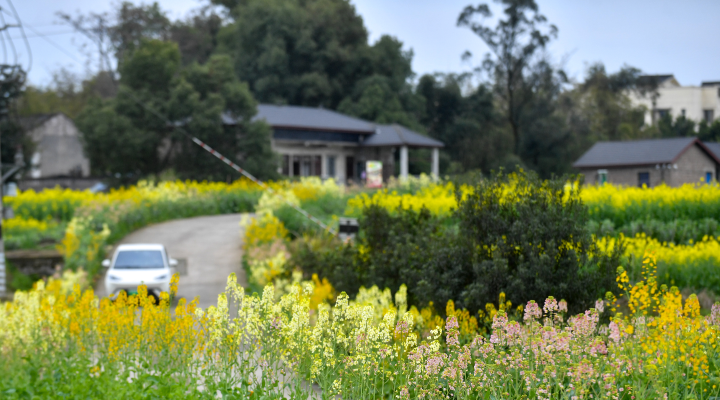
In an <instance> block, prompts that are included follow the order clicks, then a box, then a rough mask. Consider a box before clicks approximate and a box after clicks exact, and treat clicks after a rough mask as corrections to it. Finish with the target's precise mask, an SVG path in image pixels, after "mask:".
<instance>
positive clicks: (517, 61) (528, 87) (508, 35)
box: [457, 0, 558, 155]
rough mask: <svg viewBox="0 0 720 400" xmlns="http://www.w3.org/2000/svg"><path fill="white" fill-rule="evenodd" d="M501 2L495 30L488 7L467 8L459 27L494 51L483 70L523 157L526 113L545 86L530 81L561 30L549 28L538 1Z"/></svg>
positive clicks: (460, 18)
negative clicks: (537, 62) (489, 22)
mask: <svg viewBox="0 0 720 400" xmlns="http://www.w3.org/2000/svg"><path fill="white" fill-rule="evenodd" d="M497 2H498V3H500V4H501V5H502V7H503V14H504V18H501V19H499V20H498V21H497V25H496V26H495V27H490V26H489V25H487V23H486V22H485V21H484V19H487V18H490V17H492V12H491V11H490V7H489V6H488V5H487V4H480V5H478V6H467V7H465V9H464V10H463V11H462V13H461V14H460V16H459V17H458V21H457V24H458V26H464V27H468V28H470V29H471V30H472V31H473V32H475V34H477V35H478V36H479V37H480V39H482V40H483V42H485V44H486V45H487V46H488V48H490V53H488V54H486V55H485V59H484V60H483V64H482V67H483V68H484V69H485V70H486V71H488V72H489V73H490V76H491V77H492V79H493V81H494V89H495V94H496V96H497V98H498V99H499V100H500V102H499V104H500V106H501V110H502V112H503V114H504V116H505V119H506V121H507V123H508V124H509V126H510V129H511V131H512V135H513V138H514V140H515V147H514V149H515V154H517V155H520V152H521V148H522V141H523V139H524V138H523V131H522V128H523V127H522V122H523V117H524V113H525V112H527V110H528V109H529V108H530V107H532V106H531V104H532V102H533V99H534V96H535V94H536V92H537V90H536V89H537V88H538V86H539V85H541V83H540V82H538V81H537V80H534V79H530V78H531V73H530V70H531V69H532V64H533V62H535V59H536V57H537V55H538V53H539V52H540V51H542V50H543V49H544V48H545V47H546V45H547V44H548V43H549V42H550V40H551V39H553V38H555V37H557V31H558V30H557V27H555V25H549V26H547V27H546V25H547V18H545V16H543V15H542V14H540V13H539V11H538V6H537V4H536V3H535V0H497ZM477 17H480V20H478V18H477ZM541 62H542V61H541Z"/></svg>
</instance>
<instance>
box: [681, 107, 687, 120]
mask: <svg viewBox="0 0 720 400" xmlns="http://www.w3.org/2000/svg"><path fill="white" fill-rule="evenodd" d="M680 115H682V117H683V118H685V116H686V115H685V109H684V108H683V109H682V110H680Z"/></svg>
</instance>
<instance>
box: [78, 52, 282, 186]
mask: <svg viewBox="0 0 720 400" xmlns="http://www.w3.org/2000/svg"><path fill="white" fill-rule="evenodd" d="M120 75H121V79H120V82H119V90H118V94H117V96H116V97H115V98H113V99H109V100H101V99H94V100H92V101H91V102H90V103H89V104H88V106H87V107H86V108H85V109H84V110H83V111H82V113H81V114H80V115H79V116H78V119H77V123H78V127H79V128H80V130H81V131H82V132H83V137H84V142H85V149H86V152H87V154H88V156H89V157H90V163H91V166H92V168H93V172H94V173H96V174H99V175H104V176H113V175H115V176H117V175H119V178H121V179H133V178H136V177H138V176H143V175H147V174H158V173H160V172H162V171H164V170H167V169H173V170H174V171H175V172H176V173H178V175H179V176H181V177H184V178H194V179H211V180H226V179H230V178H231V176H232V175H233V173H232V171H230V170H229V169H227V167H226V166H225V165H223V164H221V163H219V162H217V160H215V159H214V157H209V156H208V155H207V154H204V150H202V149H200V148H199V147H197V146H196V145H195V144H194V143H192V142H190V141H189V140H188V138H187V137H185V136H184V132H186V133H189V134H191V135H192V136H195V137H198V138H199V139H200V140H203V141H205V142H207V143H208V144H209V145H210V146H213V147H215V148H218V149H223V152H224V153H226V154H227V155H229V156H234V157H235V158H236V159H237V160H238V161H239V162H240V163H241V165H243V166H244V167H245V168H246V169H247V170H248V171H250V172H251V173H253V174H256V175H257V176H260V177H262V178H270V177H274V175H275V173H276V172H275V170H276V168H277V165H276V163H275V158H274V156H273V154H272V151H271V149H270V130H269V127H268V126H267V125H266V124H264V123H262V122H252V121H251V118H252V116H254V115H255V113H256V103H255V100H254V99H253V97H252V94H251V93H250V91H249V89H248V87H247V84H245V83H242V82H240V81H239V80H238V79H237V77H236V76H235V74H234V73H233V70H232V62H231V60H230V59H229V58H228V57H227V56H223V55H214V56H211V57H210V59H209V60H208V62H207V63H205V64H202V65H201V64H197V63H193V64H191V65H189V66H187V67H182V65H181V55H180V51H179V50H178V46H177V45H176V44H175V43H172V42H167V41H162V40H158V39H143V40H141V41H140V43H139V44H138V46H137V48H136V49H134V50H133V51H132V52H131V53H130V54H129V55H128V56H127V58H126V59H125V61H124V62H123V63H122V67H121V70H120ZM223 113H228V114H230V115H231V116H233V117H235V118H237V119H238V121H239V123H238V124H237V125H236V126H232V127H228V126H226V125H224V124H223V123H222V119H221V116H222V114H223ZM164 116H167V119H165V118H164Z"/></svg>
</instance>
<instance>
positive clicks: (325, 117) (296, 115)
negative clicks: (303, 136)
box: [223, 104, 375, 134]
mask: <svg viewBox="0 0 720 400" xmlns="http://www.w3.org/2000/svg"><path fill="white" fill-rule="evenodd" d="M257 109H258V113H257V115H255V117H254V118H253V119H254V120H265V122H267V123H268V125H270V126H272V127H273V128H289V129H312V130H321V131H332V132H350V133H359V134H370V133H372V132H374V131H375V126H374V125H373V124H371V123H369V122H367V121H363V120H361V119H358V118H354V117H351V116H348V115H345V114H340V113H339V112H335V111H332V110H328V109H325V108H314V107H300V106H276V105H273V104H258V108H257ZM223 122H224V123H226V124H228V125H232V124H234V123H235V122H236V121H235V120H234V119H233V118H231V117H230V116H228V115H223Z"/></svg>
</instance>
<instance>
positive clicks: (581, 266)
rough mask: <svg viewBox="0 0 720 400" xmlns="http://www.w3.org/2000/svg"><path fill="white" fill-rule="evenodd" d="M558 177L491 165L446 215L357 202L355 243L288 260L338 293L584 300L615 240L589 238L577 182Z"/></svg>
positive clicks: (469, 301) (607, 275) (610, 273)
mask: <svg viewBox="0 0 720 400" xmlns="http://www.w3.org/2000/svg"><path fill="white" fill-rule="evenodd" d="M565 182H567V180H565V179H558V180H552V181H540V179H539V178H538V177H537V176H536V175H535V174H531V173H520V174H513V175H510V177H507V176H504V175H495V176H493V177H492V178H490V179H485V180H483V181H481V182H480V183H478V184H477V186H476V187H475V190H474V193H473V194H471V195H469V196H467V197H466V198H465V199H461V200H459V206H458V209H457V210H456V211H455V213H454V214H453V215H452V216H451V217H450V218H446V219H443V218H440V217H436V216H433V215H431V214H430V213H429V212H428V211H427V210H421V211H420V212H418V213H416V212H413V211H410V210H402V209H398V210H397V211H396V212H393V213H390V212H388V211H387V210H385V209H384V208H382V207H379V206H377V205H374V204H367V205H366V206H365V208H364V209H363V215H362V218H361V219H360V221H359V223H360V231H361V233H360V235H359V237H358V238H357V240H356V243H355V244H353V245H344V246H340V247H338V246H336V247H334V248H331V249H327V248H324V249H321V250H319V251H317V250H313V249H312V248H310V247H305V248H303V247H302V246H300V247H299V248H298V249H297V250H296V251H295V252H294V253H293V260H294V261H293V262H295V263H296V265H297V266H298V267H300V268H301V269H303V271H305V273H306V274H307V275H308V276H309V275H311V274H312V273H318V275H320V276H321V277H326V278H328V280H330V281H331V282H332V283H333V285H334V286H335V288H336V289H337V290H338V291H346V292H348V293H354V292H356V291H357V289H358V288H359V287H360V286H366V287H369V286H372V285H378V286H379V287H388V288H390V289H391V290H393V291H395V290H397V289H398V288H399V286H400V285H401V284H403V283H404V284H406V285H407V287H408V296H409V301H410V302H412V303H415V304H417V305H421V306H422V305H426V304H428V303H429V302H430V301H433V302H435V303H436V304H445V302H447V300H451V299H453V300H455V302H456V303H455V304H456V307H458V308H467V309H469V310H471V311H472V312H475V311H477V310H480V309H483V308H484V307H485V304H487V303H490V302H493V301H495V300H496V299H497V298H498V295H499V294H500V293H501V292H504V293H505V294H506V296H507V298H508V299H512V300H513V301H515V302H520V303H523V304H524V303H525V302H527V301H529V300H536V301H541V300H543V299H545V298H546V297H548V296H550V295H553V296H555V297H556V298H564V299H566V300H568V303H570V304H571V305H573V306H574V307H576V309H577V310H580V309H585V308H587V307H588V306H591V305H592V304H593V302H594V301H595V300H596V299H597V298H598V297H601V296H602V295H603V294H604V293H605V291H607V290H610V289H612V288H614V278H615V269H616V268H617V266H619V265H620V256H621V254H622V245H621V246H617V247H616V249H615V250H614V252H613V253H612V254H604V253H601V252H600V251H599V250H598V249H597V248H596V246H595V243H594V241H593V239H592V236H591V235H590V233H589V232H588V231H587V230H586V228H585V224H586V222H587V210H586V208H585V206H584V205H583V203H582V201H581V199H580V193H579V190H567V191H566V189H565ZM508 185H511V186H512V187H514V189H513V190H510V191H508V190H507V189H508Z"/></svg>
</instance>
